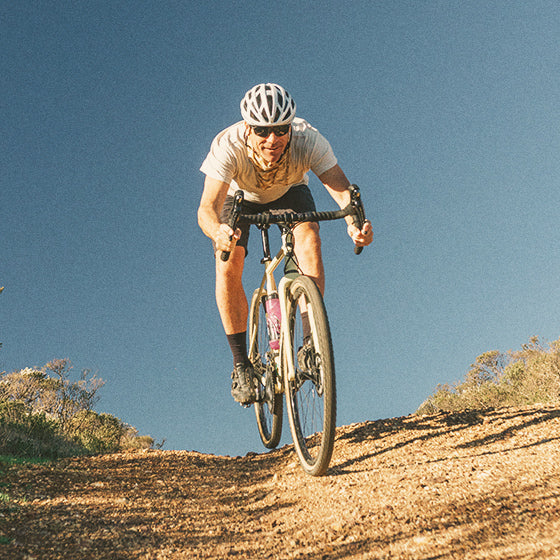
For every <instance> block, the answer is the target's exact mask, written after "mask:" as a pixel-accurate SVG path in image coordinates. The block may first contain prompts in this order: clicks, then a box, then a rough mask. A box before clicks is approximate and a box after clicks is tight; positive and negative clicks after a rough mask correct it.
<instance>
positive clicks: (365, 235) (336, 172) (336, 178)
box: [319, 165, 373, 247]
mask: <svg viewBox="0 0 560 560" xmlns="http://www.w3.org/2000/svg"><path fill="white" fill-rule="evenodd" d="M319 180H320V181H321V183H323V185H325V188H326V189H327V191H328V192H329V194H330V195H331V196H332V197H333V198H334V200H335V202H336V203H337V204H338V205H339V206H340V208H345V207H346V206H348V204H350V191H349V190H348V187H349V186H350V181H349V180H348V179H347V177H346V175H345V174H344V171H342V169H341V168H340V166H339V165H335V166H334V167H331V168H330V169H328V170H327V171H325V172H324V173H322V174H321V175H319ZM345 220H346V223H347V224H348V235H349V236H350V237H351V238H352V241H354V243H355V244H356V245H357V246H358V247H363V246H365V245H369V244H370V243H371V242H372V241H373V230H372V228H371V222H370V221H369V220H366V222H365V224H364V226H363V228H362V230H361V231H360V230H359V229H358V228H357V227H356V226H355V225H354V222H353V221H352V216H346V218H345Z"/></svg>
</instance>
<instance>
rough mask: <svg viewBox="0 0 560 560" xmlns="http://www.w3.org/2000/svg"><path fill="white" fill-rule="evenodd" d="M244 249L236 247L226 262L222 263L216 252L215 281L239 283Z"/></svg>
mask: <svg viewBox="0 0 560 560" xmlns="http://www.w3.org/2000/svg"><path fill="white" fill-rule="evenodd" d="M244 264H245V249H244V248H243V247H239V246H236V247H235V248H234V250H233V251H231V253H230V255H229V259H228V260H227V261H223V260H222V258H221V254H220V252H219V251H218V252H217V254H216V280H217V281H221V282H230V281H239V280H240V279H241V276H242V275H243V266H244Z"/></svg>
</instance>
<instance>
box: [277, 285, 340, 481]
mask: <svg viewBox="0 0 560 560" xmlns="http://www.w3.org/2000/svg"><path fill="white" fill-rule="evenodd" d="M288 296H289V297H288V298H287V299H288V304H287V307H288V317H287V319H288V321H289V323H288V325H289V329H290V338H291V343H292V344H291V345H292V350H293V352H292V355H291V356H289V357H285V359H286V358H287V359H290V360H291V361H292V363H293V364H294V369H295V379H289V371H288V368H287V367H284V368H283V369H284V376H285V377H284V384H285V387H286V403H287V407H288V418H289V420H290V428H291V431H292V437H293V440H294V445H295V448H296V452H297V455H298V458H299V461H300V463H301V465H302V467H303V469H304V470H305V472H307V473H308V474H310V475H313V476H320V475H323V474H325V473H326V472H327V468H328V466H329V462H330V460H331V456H332V452H333V447H334V437H335V431H336V387H335V373H334V358H333V350H332V342H331V335H330V329H329V322H328V319H327V313H326V311H325V306H324V303H323V298H322V296H321V292H320V291H319V289H318V288H317V286H316V284H315V283H314V282H313V280H311V278H308V277H307V276H298V277H297V278H296V279H295V280H294V281H293V282H292V283H291V284H290V287H289V291H288Z"/></svg>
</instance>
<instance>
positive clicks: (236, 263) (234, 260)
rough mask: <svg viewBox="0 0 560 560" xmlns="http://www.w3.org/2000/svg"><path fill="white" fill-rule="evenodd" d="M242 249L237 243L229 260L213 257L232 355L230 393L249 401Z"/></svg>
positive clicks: (252, 389)
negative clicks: (224, 260)
mask: <svg viewBox="0 0 560 560" xmlns="http://www.w3.org/2000/svg"><path fill="white" fill-rule="evenodd" d="M244 262H245V249H244V248H243V247H240V246H237V247H235V249H234V250H233V251H232V252H231V254H230V257H229V260H228V261H226V262H223V261H222V260H221V258H220V256H219V255H217V256H216V302H217V304H218V311H219V312H220V317H221V319H222V324H223V326H224V330H225V332H226V336H227V339H228V342H229V345H230V348H231V352H232V355H233V364H234V365H233V373H232V379H233V381H232V385H231V394H232V396H233V398H234V399H235V400H236V401H238V402H240V403H242V404H249V403H251V402H254V400H255V398H256V393H255V386H254V384H253V367H252V365H251V363H250V362H249V359H248V357H247V315H248V313H249V310H248V305H247V297H246V296H245V290H244V289H243V283H242V276H243V265H244Z"/></svg>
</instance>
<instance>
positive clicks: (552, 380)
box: [416, 337, 560, 414]
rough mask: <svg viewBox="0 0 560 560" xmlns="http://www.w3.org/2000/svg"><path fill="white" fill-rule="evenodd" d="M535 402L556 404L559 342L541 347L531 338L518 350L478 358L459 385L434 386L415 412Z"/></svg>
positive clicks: (559, 387) (559, 383) (559, 386)
mask: <svg viewBox="0 0 560 560" xmlns="http://www.w3.org/2000/svg"><path fill="white" fill-rule="evenodd" d="M536 403H551V404H556V403H560V339H559V340H556V341H554V342H552V343H550V344H549V345H546V346H545V345H543V344H541V342H540V341H539V339H538V337H533V338H531V339H530V341H529V343H528V344H524V345H522V347H521V350H519V351H511V350H510V351H509V352H506V353H501V352H499V351H498V350H493V351H491V352H486V353H484V354H482V355H480V356H478V358H477V359H476V362H475V363H474V364H472V365H471V368H470V369H469V371H468V372H467V375H466V377H465V380H464V381H463V382H460V383H457V384H454V385H438V387H437V388H436V391H435V393H434V394H433V395H432V396H430V397H429V398H428V399H427V400H426V401H424V403H422V405H420V408H419V409H418V410H417V411H416V413H417V414H431V413H435V412H441V411H443V412H455V411H460V410H466V409H471V410H474V409H484V408H494V407H499V406H523V405H530V404H536Z"/></svg>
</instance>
